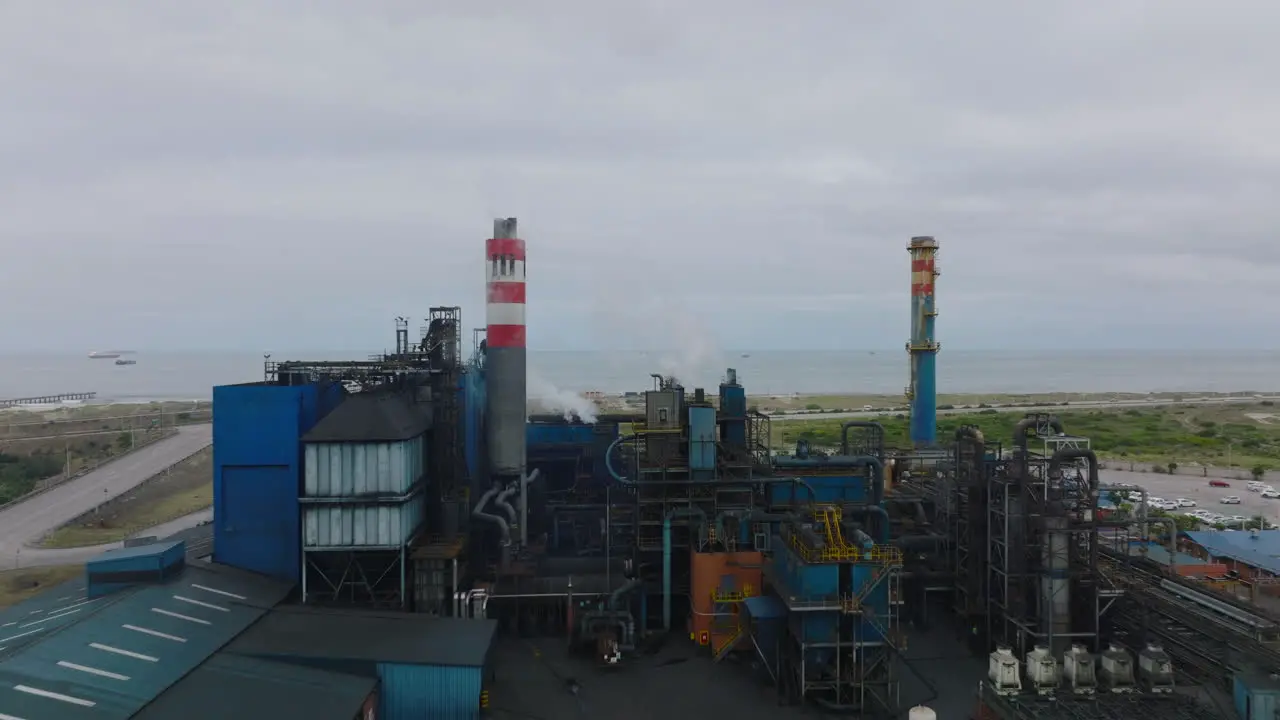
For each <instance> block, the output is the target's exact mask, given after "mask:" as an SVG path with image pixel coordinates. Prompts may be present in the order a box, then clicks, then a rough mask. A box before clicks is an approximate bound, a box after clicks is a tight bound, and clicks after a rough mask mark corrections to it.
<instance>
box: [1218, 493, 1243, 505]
mask: <svg viewBox="0 0 1280 720" xmlns="http://www.w3.org/2000/svg"><path fill="white" fill-rule="evenodd" d="M1218 502H1220V503H1222V504H1223V505H1239V504H1240V496H1239V495H1228V496H1226V497H1224V498H1222V499H1221V500H1219V501H1218Z"/></svg>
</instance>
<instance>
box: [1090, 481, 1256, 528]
mask: <svg viewBox="0 0 1280 720" xmlns="http://www.w3.org/2000/svg"><path fill="white" fill-rule="evenodd" d="M1101 475H1102V482H1103V484H1104V485H1105V484H1124V485H1138V486H1141V487H1144V488H1146V489H1147V493H1148V494H1150V495H1151V496H1152V497H1158V498H1163V499H1165V500H1177V499H1178V498H1186V499H1188V500H1191V501H1194V502H1195V503H1196V507H1193V508H1183V509H1182V512H1189V511H1191V510H1198V509H1203V510H1208V511H1210V512H1215V513H1219V514H1221V515H1243V516H1245V517H1250V518H1251V517H1256V516H1258V515H1261V516H1262V517H1264V518H1266V519H1267V520H1269V521H1271V522H1273V523H1280V499H1276V500H1269V499H1267V498H1264V497H1262V495H1261V494H1260V493H1254V492H1249V490H1248V488H1246V487H1245V486H1246V485H1247V481H1245V480H1234V479H1232V480H1227V481H1226V482H1228V483H1230V487H1211V486H1210V485H1209V481H1210V480H1212V479H1214V478H1205V477H1194V476H1190V475H1161V474H1158V473H1142V472H1128V471H1124V470H1103V471H1101ZM1229 495H1234V496H1236V497H1238V498H1240V504H1239V505H1225V504H1223V503H1222V502H1220V501H1221V500H1222V498H1224V497H1227V496H1229ZM1169 512H1174V511H1172V510H1171V511H1169Z"/></svg>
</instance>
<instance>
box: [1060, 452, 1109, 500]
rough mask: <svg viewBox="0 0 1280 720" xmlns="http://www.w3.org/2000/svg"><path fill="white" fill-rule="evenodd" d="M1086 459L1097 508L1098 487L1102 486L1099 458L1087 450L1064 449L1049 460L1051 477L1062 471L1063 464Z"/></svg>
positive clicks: (1090, 486)
mask: <svg viewBox="0 0 1280 720" xmlns="http://www.w3.org/2000/svg"><path fill="white" fill-rule="evenodd" d="M1079 459H1084V460H1087V461H1088V462H1089V490H1090V491H1091V492H1092V494H1093V500H1094V504H1095V506H1096V505H1097V500H1098V486H1099V485H1101V484H1102V479H1101V476H1100V475H1099V473H1098V456H1097V455H1096V454H1095V453H1094V452H1093V451H1092V450H1088V449H1086V448H1063V449H1062V450H1059V451H1057V452H1055V453H1054V454H1053V457H1051V458H1049V475H1050V476H1052V475H1053V474H1054V473H1056V472H1057V471H1059V470H1061V469H1062V464H1063V463H1065V462H1067V461H1068V460H1079Z"/></svg>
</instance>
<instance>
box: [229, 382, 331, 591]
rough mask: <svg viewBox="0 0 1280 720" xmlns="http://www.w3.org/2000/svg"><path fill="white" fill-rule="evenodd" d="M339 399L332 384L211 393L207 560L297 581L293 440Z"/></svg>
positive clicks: (296, 453)
mask: <svg viewBox="0 0 1280 720" xmlns="http://www.w3.org/2000/svg"><path fill="white" fill-rule="evenodd" d="M342 397H343V390H342V387H341V386H339V385H314V384H312V385H294V386H282V385H258V384H254V385H223V386H219V387H215V388H214V389H213V405H214V408H215V410H214V421H213V473H214V474H213V523H214V524H213V535H214V546H213V547H214V560H216V561H217V562H220V563H224V564H226V565H231V566H234V567H239V568H243V569H245V570H251V571H253V572H259V573H263V574H264V575H270V576H272V577H278V578H281V579H284V580H297V579H298V574H299V565H300V563H301V550H300V544H301V531H300V529H299V528H300V518H299V514H298V512H299V511H298V495H299V492H300V491H301V482H302V442H301V438H302V435H303V434H304V433H306V432H307V431H308V430H310V429H311V428H312V427H313V426H315V424H316V423H317V422H319V421H320V418H322V417H324V416H325V415H327V414H328V413H329V411H330V410H332V409H333V408H334V407H337V404H338V403H339V402H341V400H342Z"/></svg>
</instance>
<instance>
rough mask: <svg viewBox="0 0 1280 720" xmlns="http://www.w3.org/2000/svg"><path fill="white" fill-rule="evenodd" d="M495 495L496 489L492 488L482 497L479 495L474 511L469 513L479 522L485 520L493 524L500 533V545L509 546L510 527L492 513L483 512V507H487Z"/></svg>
mask: <svg viewBox="0 0 1280 720" xmlns="http://www.w3.org/2000/svg"><path fill="white" fill-rule="evenodd" d="M497 494H498V488H497V487H493V488H490V489H489V491H488V492H486V493H485V494H484V495H481V496H480V500H479V501H478V502H476V507H475V509H474V510H472V511H471V515H472V516H473V517H476V518H478V519H480V520H487V521H489V522H491V523H493V524H494V525H497V526H498V530H500V531H501V532H502V544H503V545H510V544H511V526H510V525H508V524H507V521H506V520H503V519H502V517H501V516H499V515H494V514H493V513H487V512H485V511H484V507H485V505H487V504H488V503H489V500H491V499H492V498H493V496H494V495H497Z"/></svg>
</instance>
